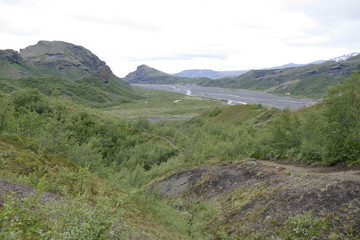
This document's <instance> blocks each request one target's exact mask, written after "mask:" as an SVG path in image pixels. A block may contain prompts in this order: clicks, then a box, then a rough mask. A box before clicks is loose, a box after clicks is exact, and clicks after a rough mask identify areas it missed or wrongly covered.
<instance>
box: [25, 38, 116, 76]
mask: <svg viewBox="0 0 360 240" xmlns="http://www.w3.org/2000/svg"><path fill="white" fill-rule="evenodd" d="M20 56H21V57H22V59H24V61H27V62H30V63H32V64H34V65H36V66H40V67H48V68H51V69H53V70H54V71H57V72H58V74H59V75H60V76H65V77H84V76H87V75H89V74H90V75H93V76H101V80H102V81H103V82H107V81H108V78H109V77H110V75H112V72H111V70H110V68H109V67H108V66H107V65H106V63H105V62H104V61H102V60H100V59H99V58H98V57H97V56H96V55H95V54H93V53H92V52H91V51H89V50H88V49H86V48H84V47H82V46H79V45H75V44H72V43H67V42H63V41H39V42H38V43H37V44H35V45H32V46H28V47H26V48H25V49H21V50H20ZM67 70H70V71H67ZM67 72H69V74H70V72H71V74H70V75H71V76H67ZM75 72H76V73H75Z"/></svg>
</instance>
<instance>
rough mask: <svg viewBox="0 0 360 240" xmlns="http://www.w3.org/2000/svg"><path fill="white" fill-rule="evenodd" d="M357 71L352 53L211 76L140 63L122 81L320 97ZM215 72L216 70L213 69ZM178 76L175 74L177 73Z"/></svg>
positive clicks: (359, 63)
mask: <svg viewBox="0 0 360 240" xmlns="http://www.w3.org/2000/svg"><path fill="white" fill-rule="evenodd" d="M354 70H357V71H359V70H360V55H359V54H356V53H353V54H348V55H344V56H341V57H338V58H334V59H331V60H329V61H317V62H315V63H312V64H308V65H296V64H287V65H283V66H280V67H274V68H270V69H261V70H251V71H247V72H246V73H243V74H241V75H239V76H236V77H225V78H221V79H211V78H205V77H198V78H192V77H179V76H173V75H170V74H167V73H164V72H161V71H159V70H156V69H153V68H150V67H148V66H145V65H142V66H139V67H138V69H137V70H136V71H134V72H132V73H130V74H128V75H127V76H126V77H125V78H124V79H123V80H124V81H125V82H128V83H158V84H197V85H200V86H211V87H224V88H239V89H240V88H243V89H254V90H260V91H266V92H272V93H277V94H284V95H292V96H306V97H311V98H320V97H322V96H323V95H324V94H325V93H326V91H327V88H328V87H329V86H333V85H335V84H336V83H341V82H343V81H344V80H345V79H347V78H348V77H350V75H351V72H352V71H354ZM204 72H205V73H206V74H208V73H213V72H212V71H211V70H205V71H203V70H188V71H184V72H182V73H185V74H187V75H185V74H184V75H183V76H199V75H201V74H200V73H204ZM214 72H215V73H214V75H213V76H215V75H216V71H214ZM177 75H178V74H177Z"/></svg>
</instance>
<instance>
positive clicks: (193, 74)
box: [172, 52, 360, 79]
mask: <svg viewBox="0 0 360 240" xmlns="http://www.w3.org/2000/svg"><path fill="white" fill-rule="evenodd" d="M359 54H360V53H359V52H354V53H350V54H346V55H342V56H340V57H336V58H332V59H330V60H317V61H314V62H311V63H307V64H296V63H288V64H285V65H281V66H275V67H271V68H262V69H259V70H270V69H284V68H292V67H302V66H306V65H309V64H321V63H324V62H326V61H334V62H340V61H346V60H348V59H349V58H351V57H355V56H357V55H359ZM249 71H251V70H236V71H214V70H211V69H189V70H184V71H181V72H179V73H174V74H172V75H174V76H177V77H188V78H199V77H206V78H210V79H220V78H226V77H237V76H240V75H241V74H244V73H246V72H249Z"/></svg>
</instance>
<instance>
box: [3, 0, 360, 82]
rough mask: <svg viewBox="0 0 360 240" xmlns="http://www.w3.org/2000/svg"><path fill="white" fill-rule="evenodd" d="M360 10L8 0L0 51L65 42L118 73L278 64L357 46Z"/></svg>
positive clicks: (306, 4) (255, 1)
mask: <svg viewBox="0 0 360 240" xmlns="http://www.w3.org/2000/svg"><path fill="white" fill-rule="evenodd" d="M359 10H360V9H359V2H358V0H356V1H355V0H354V1H352V0H344V1H341V2H336V1H325V0H273V1H268V0H252V1H239V0H223V1H218V0H182V1H180V0H176V1H175V0H174V1H168V0H152V1H147V0H121V1H116V0H103V1H95V0H88V1H85V0H77V1H73V0H62V1H57V0H12V1H11V0H5V1H4V0H2V1H0V43H1V44H0V48H13V49H19V48H24V47H26V46H28V45H32V44H35V43H36V42H37V41H38V40H63V41H67V42H71V43H74V44H78V45H82V46H84V47H86V48H88V49H89V50H91V51H92V52H93V53H95V54H96V55H98V56H99V57H100V58H101V59H103V60H105V61H106V62H107V63H108V64H109V65H110V67H111V68H112V69H113V71H114V72H115V73H116V74H118V75H119V76H124V75H126V74H127V73H128V72H130V71H133V70H135V69H136V66H137V65H140V64H147V65H149V66H152V67H155V68H159V70H162V71H165V72H178V71H181V70H184V69H188V68H213V69H215V70H234V69H235V70H236V69H238V70H241V69H248V68H261V67H271V66H275V65H282V64H286V63H288V62H299V63H305V62H310V61H314V60H318V59H326V58H331V57H334V56H337V54H340V55H341V54H344V53H348V52H350V51H358V50H359V46H358V44H359V39H360V37H359V36H360V35H359V34H358V32H357V31H356V30H357V29H359V26H360V24H359V15H358V14H357V13H358V12H359Z"/></svg>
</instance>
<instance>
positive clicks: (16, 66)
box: [0, 41, 135, 103]
mask: <svg viewBox="0 0 360 240" xmlns="http://www.w3.org/2000/svg"><path fill="white" fill-rule="evenodd" d="M0 78H1V80H0V85H1V86H3V87H2V90H3V91H11V90H15V89H18V88H26V87H30V88H38V89H39V90H40V91H42V92H43V93H45V94H48V95H65V96H71V97H75V98H78V99H79V98H80V99H81V98H84V97H85V98H86V99H87V100H89V99H92V100H90V101H91V102H93V103H110V102H112V101H115V102H119V101H128V100H129V99H133V98H134V97H135V94H134V93H133V91H132V89H131V87H130V86H128V85H127V84H125V83H124V82H122V81H121V79H120V78H118V77H117V76H115V75H114V74H113V73H112V71H111V69H110V67H109V66H108V65H106V63H105V62H104V61H102V60H100V59H99V58H98V57H97V56H96V55H95V54H93V53H92V52H91V51H89V50H88V49H86V48H84V47H81V46H78V45H74V44H71V43H66V42H61V41H39V42H38V43H37V44H35V45H33V46H29V47H26V48H25V49H22V50H20V53H18V52H16V51H14V50H2V51H0ZM54 88H56V91H51V89H54ZM86 95H87V96H86ZM90 95H92V96H90ZM100 95H101V96H100ZM83 103H84V102H83Z"/></svg>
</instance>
